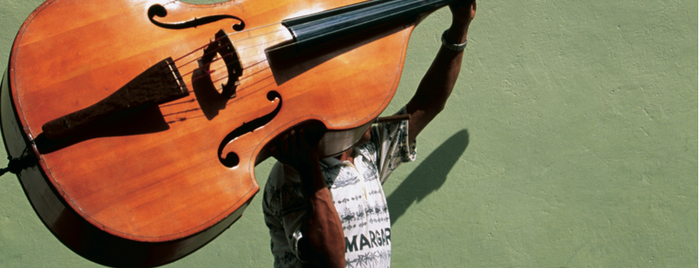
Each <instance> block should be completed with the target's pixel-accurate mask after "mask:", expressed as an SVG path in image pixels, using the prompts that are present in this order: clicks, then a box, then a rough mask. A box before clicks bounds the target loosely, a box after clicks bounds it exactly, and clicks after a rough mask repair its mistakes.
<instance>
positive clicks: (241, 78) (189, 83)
mask: <svg viewBox="0 0 699 268" xmlns="http://www.w3.org/2000/svg"><path fill="white" fill-rule="evenodd" d="M278 25H279V23H272V24H267V25H263V26H259V27H255V28H251V29H247V30H244V31H240V32H234V33H227V34H226V35H225V36H222V37H219V38H216V39H214V40H213V41H210V42H209V43H208V44H205V45H203V46H200V47H198V48H196V49H194V50H192V51H190V52H188V53H186V54H185V55H183V56H181V57H179V58H177V59H175V60H173V61H174V62H179V61H182V60H185V59H186V58H187V57H189V56H191V55H193V54H195V53H197V52H199V51H202V50H205V49H206V48H207V47H209V46H210V45H211V44H212V43H215V42H218V41H220V40H221V39H223V38H228V37H230V36H235V35H240V34H247V33H249V32H250V31H253V30H259V29H262V28H265V27H271V26H278ZM285 30H286V29H280V30H274V31H269V32H264V33H261V34H258V35H251V36H248V37H245V38H241V39H238V40H235V41H231V44H235V43H239V42H242V41H246V40H251V39H254V38H259V37H263V36H265V35H270V34H276V33H279V32H283V31H285ZM286 39H287V38H279V39H275V40H271V41H267V42H265V43H261V44H254V45H251V46H244V47H235V46H234V48H235V50H236V52H238V51H243V50H246V49H252V48H256V47H259V46H263V45H266V44H267V43H272V44H276V43H278V42H279V41H283V40H286ZM222 48H223V47H218V48H215V49H214V50H212V51H209V52H206V53H204V55H202V56H200V57H196V58H194V59H191V60H188V61H187V62H185V63H183V64H181V65H176V66H177V68H183V67H186V66H188V65H190V64H192V63H194V62H198V61H200V60H201V59H203V58H204V57H206V56H211V54H215V53H218V51H219V50H220V49H222ZM231 54H232V53H229V54H226V55H221V56H216V57H215V58H214V59H212V60H211V62H209V63H207V64H205V65H202V66H199V67H195V68H194V69H192V71H189V72H187V73H185V74H184V75H181V77H184V76H187V75H192V78H191V79H190V82H185V84H186V85H187V86H189V87H193V84H194V82H196V81H197V80H199V79H202V78H204V77H207V76H208V75H210V74H212V73H214V72H216V71H218V70H221V69H223V68H228V67H229V65H231V64H238V63H240V62H242V61H243V60H249V59H253V58H257V57H259V56H260V54H261V53H257V54H252V55H247V57H243V58H239V59H238V60H236V61H232V62H230V63H227V64H225V65H224V66H220V67H218V68H216V69H214V70H209V71H206V72H204V73H203V74H199V75H198V76H196V77H194V72H196V71H197V70H202V69H203V68H205V67H206V68H208V67H210V66H211V65H212V64H213V63H215V62H218V61H220V60H222V59H223V58H224V57H226V56H230V55H231ZM265 62H267V59H266V58H265V59H263V60H261V61H258V62H255V63H252V64H249V65H247V66H245V67H243V68H242V69H243V72H245V71H247V70H250V69H252V68H254V67H257V66H258V65H260V64H263V63H265ZM268 69H270V67H269V66H266V67H262V68H260V69H259V70H257V71H255V72H254V73H251V74H247V75H246V76H241V77H239V78H238V82H239V83H240V82H241V81H243V80H248V79H251V78H252V77H254V76H256V75H258V74H260V73H262V72H264V71H266V70H268ZM270 77H272V75H268V76H265V77H262V78H261V79H259V80H258V81H253V82H249V83H246V86H245V87H242V88H237V89H236V92H245V91H247V89H248V88H251V87H253V86H257V85H258V84H259V83H262V82H263V81H265V80H268V79H269V78H270ZM227 78H229V76H228V75H225V76H222V77H219V78H218V79H216V80H214V81H212V83H217V82H219V81H221V80H224V79H227ZM273 84H274V82H273V81H272V82H270V83H269V84H266V85H262V86H260V88H259V89H257V90H255V91H253V92H248V93H249V94H253V93H255V92H257V91H260V90H264V89H265V88H267V87H269V86H271V85H273ZM216 89H217V90H219V91H220V90H222V88H218V87H217V88H216ZM191 92H193V90H190V93H191ZM236 100H237V98H230V100H228V101H227V102H226V105H229V104H231V103H233V102H235V101H236ZM195 101H196V97H194V98H192V99H191V100H187V101H181V102H177V103H172V104H166V105H164V106H162V107H168V106H177V105H181V104H186V103H191V102H195ZM198 110H200V109H189V110H185V111H180V112H173V113H169V114H166V115H164V116H171V115H178V114H181V113H188V112H193V111H198ZM182 120H184V119H178V120H176V121H182Z"/></svg>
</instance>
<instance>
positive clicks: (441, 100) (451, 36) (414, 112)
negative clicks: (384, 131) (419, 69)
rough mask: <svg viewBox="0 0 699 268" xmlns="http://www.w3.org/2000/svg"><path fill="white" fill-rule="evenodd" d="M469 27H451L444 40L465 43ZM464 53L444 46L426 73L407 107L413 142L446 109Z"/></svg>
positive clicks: (453, 25)
mask: <svg viewBox="0 0 699 268" xmlns="http://www.w3.org/2000/svg"><path fill="white" fill-rule="evenodd" d="M463 27H467V26H463V25H456V24H452V26H451V27H450V28H449V30H448V31H447V33H446V36H445V38H447V40H450V41H452V42H454V43H463V42H465V40H466V36H467V29H468V28H465V29H464V28H463ZM463 54H464V53H463V51H454V50H450V49H448V48H446V47H444V46H441V47H440V49H439V52H437V56H436V57H435V59H434V60H433V61H432V64H431V65H430V68H429V69H428V70H427V73H426V74H425V76H424V77H423V79H422V80H421V81H420V85H419V86H418V89H417V91H416V92H415V95H414V96H413V98H412V99H411V100H410V102H409V103H408V106H407V109H408V113H410V115H411V122H410V128H409V129H410V139H411V141H412V140H414V139H415V136H417V134H418V133H420V132H421V131H422V129H423V128H424V127H425V126H426V125H427V123H429V122H430V121H432V119H434V118H435V117H436V116H437V114H439V113H440V112H441V111H442V110H443V109H444V107H445V105H446V103H447V100H448V99H449V96H451V92H452V90H453V89H454V85H455V84H456V80H457V79H458V77H459V72H460V70H461V61H462V59H463Z"/></svg>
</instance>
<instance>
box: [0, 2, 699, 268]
mask: <svg viewBox="0 0 699 268" xmlns="http://www.w3.org/2000/svg"><path fill="white" fill-rule="evenodd" d="M190 1H191V2H194V0H190ZM40 2H42V1H37V0H0V66H6V64H7V58H8V56H9V53H10V47H11V44H12V41H13V38H14V35H15V34H16V31H17V30H18V29H19V26H20V25H21V23H22V21H23V20H24V18H26V16H27V15H29V13H30V12H31V11H32V10H33V9H34V8H35V7H36V6H38V5H39V4H40ZM198 2H199V3H207V2H215V1H204V0H200V1H198ZM478 7H479V9H478V14H477V17H476V20H475V21H474V23H473V25H472V30H471V32H470V41H469V47H468V48H467V51H466V57H465V59H464V68H463V70H462V72H461V77H460V81H459V82H458V84H457V88H456V89H455V92H454V95H453V97H452V98H451V99H450V101H449V103H448V105H447V108H446V110H445V111H444V113H443V114H442V115H440V116H439V117H438V118H437V119H436V121H435V122H434V123H432V125H431V126H429V128H428V129H427V130H425V131H424V133H423V134H421V137H419V140H418V153H419V160H418V161H417V162H416V163H412V164H409V165H405V166H404V167H403V168H402V169H400V170H398V171H396V172H395V173H394V175H393V177H392V178H391V179H390V180H389V182H387V184H386V186H385V187H386V192H387V196H388V199H389V202H390V210H391V220H392V221H393V222H394V227H393V233H392V238H393V252H392V258H393V266H394V267H696V266H697V1H692V0H681V1H680V0H666V1H651V0H633V1H631V0H624V1H620V0H617V1H566V0H559V1H545V0H532V1H504V0H490V1H486V0H483V1H480V2H479V5H478ZM67 19H69V18H67ZM448 23H449V12H448V11H447V10H442V11H439V12H437V13H435V14H433V15H432V16H431V17H429V18H428V19H427V20H426V21H424V22H423V23H422V24H421V25H420V26H419V27H418V28H417V29H416V31H415V32H414V34H413V38H412V40H411V44H410V50H409V53H408V58H407V62H406V66H405V70H404V76H403V80H402V82H401V85H400V89H399V92H398V94H397V96H396V97H395V99H394V101H393V102H392V103H391V106H390V107H389V109H388V110H390V111H393V110H396V109H398V108H399V107H400V106H402V105H403V104H404V103H406V102H407V100H408V99H409V98H410V96H411V94H412V92H413V90H414V88H415V87H416V85H417V83H418V82H419V79H420V78H421V76H422V74H423V73H424V72H425V70H426V68H427V65H428V63H429V62H430V61H431V59H432V57H433V56H434V54H435V52H436V50H437V48H438V47H439V45H440V43H439V36H440V34H441V31H442V30H443V29H445V28H446V27H448ZM2 69H3V70H4V69H5V67H3V68H2ZM2 153H4V152H2ZM2 153H0V154H2ZM0 158H3V159H4V158H5V157H4V155H0ZM5 163H7V161H6V160H2V161H0V165H2V166H4V165H6V164H5ZM270 165H271V162H270V161H268V162H265V163H263V164H262V165H260V166H259V167H258V169H257V176H258V178H259V182H260V184H264V183H265V179H266V176H267V172H268V170H269V168H270ZM260 199H261V198H260V197H257V198H255V199H254V201H253V203H252V205H251V207H250V208H249V209H248V211H247V212H246V214H245V215H244V217H243V219H241V220H240V221H239V222H238V223H236V224H235V225H233V227H231V228H230V229H228V230H227V231H225V232H224V233H223V234H222V235H221V236H219V237H218V238H217V239H215V240H214V241H213V242H211V243H210V244H208V245H206V246H205V247H204V248H202V249H201V250H199V251H197V252H195V253H193V254H191V255H189V256H187V257H185V258H183V259H182V260H179V261H177V262H175V263H172V264H170V265H167V266H166V267H270V266H271V263H272V257H271V255H270V253H269V243H268V235H267V233H266V227H265V226H264V224H263V221H262V213H261V209H260ZM95 266H97V265H96V264H94V263H91V262H89V261H86V260H84V259H82V258H81V257H79V256H77V255H75V254H74V253H72V252H71V251H70V250H68V249H67V248H66V247H64V246H63V245H62V244H61V243H60V242H59V241H57V240H56V239H55V238H54V237H53V236H52V235H51V234H50V233H49V231H48V230H47V229H46V228H45V227H44V226H43V224H42V223H41V222H40V221H39V218H38V217H37V216H36V215H35V214H34V212H33V210H32V208H31V206H30V204H29V203H28V201H27V200H26V198H25V196H24V193H23V192H22V189H21V187H20V185H19V182H18V181H17V178H16V176H14V175H12V174H6V175H4V176H2V177H0V267H95Z"/></svg>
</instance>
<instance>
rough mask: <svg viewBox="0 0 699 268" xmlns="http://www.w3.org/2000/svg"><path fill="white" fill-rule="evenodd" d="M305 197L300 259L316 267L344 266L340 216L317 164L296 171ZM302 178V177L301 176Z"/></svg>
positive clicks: (343, 244)
mask: <svg viewBox="0 0 699 268" xmlns="http://www.w3.org/2000/svg"><path fill="white" fill-rule="evenodd" d="M299 173H300V175H301V176H302V178H313V179H312V180H302V187H303V194H304V197H305V198H306V207H307V210H308V212H307V214H306V215H307V220H306V221H305V223H304V226H303V227H302V229H301V232H302V234H303V237H304V239H301V241H299V251H301V255H302V256H303V257H302V259H304V260H307V261H310V262H311V263H312V264H314V265H317V266H320V267H345V255H344V252H345V240H344V237H345V236H344V232H343V230H342V223H341V222H340V216H339V215H338V213H337V211H336V210H335V205H333V200H332V196H331V194H330V190H328V188H327V187H326V185H325V178H324V176H323V174H322V172H321V170H320V167H319V166H318V165H315V166H313V167H311V168H310V169H306V170H304V171H300V172H299ZM304 176H305V177H304Z"/></svg>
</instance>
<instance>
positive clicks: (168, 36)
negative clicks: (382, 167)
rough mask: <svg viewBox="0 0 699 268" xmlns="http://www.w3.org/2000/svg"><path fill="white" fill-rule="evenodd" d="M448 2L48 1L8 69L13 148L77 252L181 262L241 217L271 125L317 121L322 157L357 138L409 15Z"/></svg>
mask: <svg viewBox="0 0 699 268" xmlns="http://www.w3.org/2000/svg"><path fill="white" fill-rule="evenodd" d="M452 1H454V0H372V1H362V0H328V1H322V0H274V1H261V0H237V1H229V2H225V3H219V4H210V5H193V4H187V3H182V2H179V1H177V0H116V1H97V0H89V1H85V0H80V1H78V0H48V1H46V2H45V3H43V4H42V5H41V6H39V7H38V8H37V9H36V10H35V11H34V12H33V13H32V14H31V15H30V16H29V18H27V20H26V21H25V22H24V24H23V25H22V27H21V28H20V30H19V33H18V34H17V37H16V39H15V41H14V44H13V46H12V52H11V55H10V60H9V67H8V70H7V72H6V74H5V76H4V78H3V83H2V95H1V96H0V100H1V101H2V102H1V109H2V110H1V111H2V112H1V116H2V132H3V139H4V141H5V145H6V149H7V151H8V155H9V156H10V157H11V158H14V159H16V160H23V161H24V163H28V164H26V165H24V166H23V167H22V168H20V169H18V170H17V171H16V172H17V175H18V177H19V179H20V181H21V183H22V186H23V188H24V190H25V193H26V194H27V197H28V198H29V200H30V201H31V203H32V206H33V207H34V209H35V211H36V212H37V214H38V215H39V216H40V218H41V219H42V221H43V222H44V223H45V224H46V226H47V227H48V228H49V229H50V230H51V231H52V233H53V234H54V235H55V236H56V237H57V238H58V239H59V240H61V242H63V243H64V244H65V245H66V246H68V247H69V248H70V249H71V250H73V251H74V252H76V253H78V254H80V255H81V256H83V257H85V258H87V259H90V260H92V261H94V262H97V263H100V264H104V265H109V266H156V265H161V264H165V263H168V262H171V261H173V260H176V259H178V258H181V257H183V256H185V255H187V254H189V253H191V252H193V251H194V250H196V249H198V248H200V247H202V246H203V245H204V244H206V243H207V242H209V241H210V240H212V239H213V238H214V237H216V236H217V235H218V234H220V233H221V232H223V231H224V230H225V229H226V228H228V227H229V226H230V225H231V224H232V223H233V222H235V221H236V220H237V219H238V218H239V217H241V215H242V213H243V211H244V210H245V208H246V206H247V205H248V204H249V203H250V201H251V200H252V198H253V197H254V195H255V194H256V193H257V192H258V190H259V185H258V184H257V182H256V180H255V178H254V167H255V165H256V164H257V163H260V162H262V161H263V160H265V159H266V158H268V157H269V156H270V153H269V150H268V149H269V148H268V147H269V145H268V144H270V142H271V141H272V140H273V139H274V138H275V137H276V136H278V135H280V134H281V133H283V132H284V131H286V130H288V129H289V128H291V127H293V126H296V125H298V124H302V123H306V122H315V123H317V124H318V125H322V128H323V130H324V132H323V133H324V135H323V136H322V138H320V140H321V141H320V143H319V146H320V148H321V149H322V150H323V152H324V153H325V154H326V155H332V154H336V153H340V152H342V151H344V150H346V149H348V148H350V147H351V146H352V145H353V144H354V143H355V142H356V141H357V140H358V139H359V138H360V137H361V135H362V134H363V133H364V132H365V130H366V129H367V128H368V127H369V126H370V125H371V124H372V122H373V121H374V119H375V118H377V117H378V116H379V115H380V113H381V112H382V111H383V110H384V109H385V108H386V106H387V105H388V103H389V102H390V100H391V99H392V97H393V95H394V93H395V90H396V88H397V86H398V82H399V79H400V75H401V72H402V66H403V63H404V59H405V54H406V49H407V44H408V40H409V37H410V34H411V32H412V30H413V28H414V27H415V26H416V25H417V24H418V23H419V21H420V20H421V19H422V18H424V17H425V16H426V15H428V14H429V13H431V12H433V11H434V10H436V9H438V8H441V7H443V6H446V5H447V4H449V3H450V2H452ZM349 103H351V104H353V105H347V104H349ZM28 160H29V161H28Z"/></svg>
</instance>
